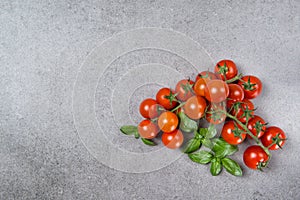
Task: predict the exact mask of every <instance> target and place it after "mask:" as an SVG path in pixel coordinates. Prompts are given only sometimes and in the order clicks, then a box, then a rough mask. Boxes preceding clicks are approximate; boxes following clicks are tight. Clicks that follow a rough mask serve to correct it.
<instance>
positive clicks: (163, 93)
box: [156, 88, 177, 110]
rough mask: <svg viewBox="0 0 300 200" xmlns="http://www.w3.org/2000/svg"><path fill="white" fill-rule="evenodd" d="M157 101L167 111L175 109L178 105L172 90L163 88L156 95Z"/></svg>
mask: <svg viewBox="0 0 300 200" xmlns="http://www.w3.org/2000/svg"><path fill="white" fill-rule="evenodd" d="M156 101H157V103H159V104H160V105H161V106H163V107H164V108H165V109H167V110H171V109H173V108H174V107H175V106H176V105H177V100H176V97H175V94H174V92H173V91H171V90H170V88H162V89H160V90H159V91H158V92H157V94H156Z"/></svg>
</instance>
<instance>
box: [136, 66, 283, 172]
mask: <svg viewBox="0 0 300 200" xmlns="http://www.w3.org/2000/svg"><path fill="white" fill-rule="evenodd" d="M262 88H263V86H262V82H261V81H260V80H259V78H257V77H255V76H252V75H248V76H242V75H241V74H238V70H237V67H236V65H235V63H234V62H233V61H231V60H221V61H219V62H218V63H217V64H216V66H215V68H214V72H210V71H203V72H201V73H199V74H198V75H197V77H196V78H195V80H191V79H184V80H180V81H179V82H178V83H177V85H176V87H175V89H174V90H172V89H170V88H161V89H160V90H159V91H158V92H157V94H156V99H151V98H148V99H145V100H144V101H142V102H141V104H140V114H141V115H142V116H143V117H144V118H145V119H144V120H143V121H141V122H140V124H139V125H138V133H139V135H140V136H141V137H142V138H145V139H152V138H155V137H156V136H157V135H158V133H159V132H162V137H161V138H162V142H163V144H164V145H165V146H166V147H168V148H171V149H175V148H178V147H180V146H181V145H182V143H183V141H184V132H183V131H182V130H180V128H179V122H180V119H179V117H178V115H179V113H180V112H183V113H184V114H185V115H186V116H187V117H189V118H190V119H191V120H195V121H197V122H198V120H200V119H205V120H207V122H209V123H211V124H221V123H223V122H225V124H224V126H223V129H222V131H221V137H222V138H223V139H224V140H225V141H226V142H227V143H229V144H232V145H238V144H240V143H242V142H243V141H244V140H245V139H246V138H248V139H254V141H255V142H256V143H257V144H256V145H252V146H249V147H248V148H247V149H246V150H245V152H244V156H243V158H244V163H245V164H246V165H247V166H248V167H249V168H252V169H261V168H262V167H264V166H265V165H266V164H267V162H268V160H269V158H270V153H269V150H276V149H278V148H281V147H282V146H283V144H284V142H285V139H286V136H285V133H284V132H283V131H282V130H281V129H280V128H278V127H275V126H271V127H267V124H266V122H265V120H264V119H263V118H262V117H260V116H258V115H255V108H254V105H253V103H252V102H251V99H254V98H256V97H257V96H258V95H260V94H261V92H262Z"/></svg>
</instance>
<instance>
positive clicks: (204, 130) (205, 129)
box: [199, 128, 207, 137]
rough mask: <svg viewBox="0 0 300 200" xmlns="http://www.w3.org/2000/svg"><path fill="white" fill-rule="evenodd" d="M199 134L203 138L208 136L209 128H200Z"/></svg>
mask: <svg viewBox="0 0 300 200" xmlns="http://www.w3.org/2000/svg"><path fill="white" fill-rule="evenodd" d="M199 134H200V135H201V136H203V137H205V136H206V134H207V128H200V129H199Z"/></svg>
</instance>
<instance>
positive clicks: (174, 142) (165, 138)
mask: <svg viewBox="0 0 300 200" xmlns="http://www.w3.org/2000/svg"><path fill="white" fill-rule="evenodd" d="M161 139H162V142H163V144H164V145H165V146H166V147H168V148H169V149H177V148H179V147H180V146H181V145H182V143H183V139H184V137H183V134H182V132H181V131H180V130H179V129H176V130H174V131H172V132H170V133H163V134H162V137H161Z"/></svg>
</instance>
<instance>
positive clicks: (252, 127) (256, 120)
mask: <svg viewBox="0 0 300 200" xmlns="http://www.w3.org/2000/svg"><path fill="white" fill-rule="evenodd" d="M265 124H266V122H265V120H263V118H261V117H260V116H257V115H254V116H253V118H252V119H250V120H249V122H248V129H249V131H250V132H251V133H252V134H253V135H254V136H256V137H257V138H261V137H262V136H263V134H264V133H265V131H266V125H265ZM257 125H259V126H261V130H260V132H259V133H257V131H258V130H256V128H257ZM247 137H248V138H250V139H252V137H251V136H250V135H247Z"/></svg>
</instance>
